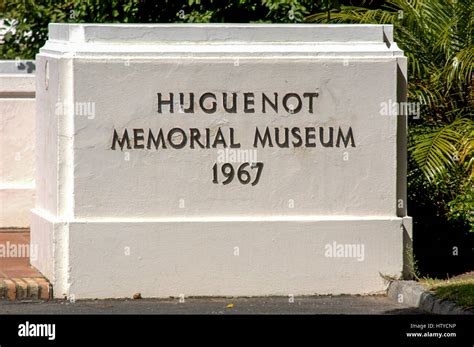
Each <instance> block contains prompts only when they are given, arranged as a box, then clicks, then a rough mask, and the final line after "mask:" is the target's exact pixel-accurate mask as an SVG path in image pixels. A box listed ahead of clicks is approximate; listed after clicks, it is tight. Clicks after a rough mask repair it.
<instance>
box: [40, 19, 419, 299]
mask: <svg viewBox="0 0 474 347" xmlns="http://www.w3.org/2000/svg"><path fill="white" fill-rule="evenodd" d="M49 38H50V39H49V40H48V42H47V43H46V45H45V47H43V48H42V49H41V52H40V54H39V55H38V56H37V70H38V71H37V85H36V90H37V113H36V120H37V128H36V129H37V142H36V144H37V151H38V156H37V158H38V164H37V172H36V177H37V179H36V181H37V194H38V199H37V203H36V206H35V209H34V210H33V220H32V234H31V242H33V243H35V244H38V245H40V254H39V257H38V259H37V260H36V261H35V262H34V265H35V266H36V267H37V268H38V269H39V270H40V271H41V272H42V273H43V274H45V275H46V276H47V277H48V279H50V281H51V283H52V284H53V286H54V295H55V296H57V297H63V296H69V297H72V296H74V297H75V298H106V297H126V296H131V295H132V294H133V293H135V292H141V293H142V294H143V295H144V296H148V297H167V296H180V295H185V296H191V295H210V296H212V295H244V296H245V295H289V294H293V295H308V294H314V293H319V294H328V293H333V294H342V293H347V294H355V293H372V292H378V291H381V290H383V289H384V288H385V283H384V280H383V279H382V277H381V276H380V274H384V275H390V276H399V275H401V273H402V271H403V270H404V264H405V263H406V262H404V254H405V251H406V248H407V245H409V242H410V241H409V240H410V236H411V223H410V218H409V217H407V216H406V210H405V206H406V201H405V198H406V197H405V196H406V193H405V191H406V187H405V185H404V176H405V175H406V172H405V170H406V166H405V161H406V155H405V151H406V143H405V132H406V118H404V117H403V116H397V115H392V116H388V115H382V114H381V112H380V108H381V104H383V103H389V102H390V101H392V102H396V101H399V100H402V99H403V98H404V97H405V95H406V89H405V84H406V64H405V63H406V58H405V57H404V56H403V52H402V51H401V50H400V49H398V47H397V45H396V43H394V42H393V37H392V27H391V26H383V25H360V26H359V25H344V26H334V25H227V24H225V25H202V24H200V25H92V24H77V25H76V24H71V25H66V24H51V25H50V36H49ZM209 91H211V92H214V93H217V94H218V93H222V92H229V93H231V92H234V91H235V92H238V93H244V92H255V93H256V94H258V93H262V92H264V93H268V94H269V95H273V92H277V93H279V94H280V95H283V94H285V93H289V92H295V93H304V92H315V91H317V92H318V99H317V102H316V103H315V105H314V113H311V112H309V111H308V112H302V113H300V114H291V113H289V112H283V111H280V112H274V113H272V112H269V113H266V114H264V113H263V112H262V111H259V110H257V111H256V112H255V113H251V114H250V113H249V114H245V113H244V112H242V111H239V112H237V113H236V114H226V113H225V112H222V111H219V112H216V113H213V114H209V113H206V112H203V111H202V110H201V111H197V112H195V113H194V114H186V113H179V112H176V113H172V114H171V113H170V112H169V111H167V112H165V113H163V114H159V112H158V111H157V92H163V93H168V92H174V93H175V95H178V93H179V92H195V93H196V95H199V94H202V93H205V92H209ZM208 101H209V100H208ZM240 102H242V101H240ZM58 106H59V107H58ZM206 107H209V103H208V104H207V105H206ZM255 108H256V109H258V108H259V102H257V101H256V102H255ZM239 109H240V110H242V103H240V104H239ZM280 110H281V108H280ZM267 126H268V127H270V128H272V129H274V128H278V127H280V128H284V127H300V128H302V129H305V128H311V127H324V129H326V131H327V130H328V129H329V128H330V127H334V129H335V130H336V131H337V129H338V128H339V127H341V128H343V129H345V131H347V129H348V127H352V130H353V132H354V138H355V145H354V146H351V145H349V146H339V147H338V146H330V147H327V148H326V147H323V146H322V144H320V143H319V142H318V143H317V145H316V147H314V146H308V147H298V148H279V147H276V146H274V147H271V148H270V147H265V148H262V147H260V148H258V149H257V154H258V161H261V162H263V163H264V164H265V167H264V170H263V172H262V177H261V179H260V182H259V183H258V185H255V186H252V185H249V184H247V185H243V184H240V183H239V182H238V181H237V179H235V180H234V181H233V182H232V183H230V184H228V185H223V184H222V177H221V181H220V182H219V184H216V183H215V182H213V180H212V167H213V165H214V163H216V161H217V160H218V151H217V149H202V148H201V149H197V148H194V149H193V148H189V147H186V148H182V149H179V150H174V149H170V148H168V149H158V150H148V149H146V148H143V147H141V148H140V147H139V146H135V148H125V149H123V150H121V149H116V150H114V149H112V148H111V145H112V141H113V132H114V129H116V130H119V131H123V129H129V131H132V129H145V131H147V130H148V129H154V130H158V129H160V128H163V129H170V128H173V127H179V128H183V129H189V128H200V129H203V128H209V129H211V130H212V132H213V133H215V132H216V131H217V129H218V128H219V127H222V128H225V129H227V128H235V129H236V131H237V134H238V140H240V141H241V143H242V149H252V147H251V145H252V139H253V134H254V132H255V129H256V128H260V129H265V127H267ZM318 133H319V132H318ZM137 134H138V133H137ZM155 134H156V133H155ZM138 136H139V135H135V138H138ZM140 141H142V142H143V140H140ZM140 141H138V142H140ZM132 143H135V144H137V141H134V140H133V139H132ZM347 245H349V246H354V247H359V248H358V249H360V250H362V249H364V251H363V252H364V254H360V255H359V256H355V255H353V256H350V255H347V256H345V255H344V252H343V254H342V256H339V254H334V252H335V250H336V248H337V247H338V246H347ZM333 246H334V247H333ZM333 248H334V249H333ZM333 251H334V252H333Z"/></svg>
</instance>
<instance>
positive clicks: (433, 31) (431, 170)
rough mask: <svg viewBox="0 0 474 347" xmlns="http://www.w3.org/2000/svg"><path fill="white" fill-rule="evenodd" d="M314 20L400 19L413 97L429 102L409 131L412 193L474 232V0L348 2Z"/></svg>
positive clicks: (398, 32) (397, 32)
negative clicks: (372, 5)
mask: <svg viewBox="0 0 474 347" xmlns="http://www.w3.org/2000/svg"><path fill="white" fill-rule="evenodd" d="M307 20H308V21H317V22H331V23H373V24H375V23H381V24H393V25H394V36H395V41H396V42H397V44H398V45H399V46H400V48H401V49H403V50H404V52H405V55H406V56H407V57H408V76H409V80H408V98H409V101H410V102H418V103H420V104H421V105H422V107H421V115H420V116H421V122H418V123H416V122H414V123H412V124H411V127H410V130H409V131H410V139H409V140H410V147H409V153H410V155H411V156H412V159H411V160H410V161H409V173H408V184H409V185H408V188H409V200H410V201H411V202H412V203H414V204H416V205H417V207H419V206H425V207H426V208H425V209H423V208H422V210H424V211H425V212H424V213H426V212H427V211H428V213H433V214H435V215H437V216H443V217H444V218H445V219H449V220H457V221H462V222H463V223H464V224H465V225H470V229H471V231H474V224H473V219H472V212H473V211H474V202H473V199H472V196H473V172H474V170H473V165H472V164H473V147H474V128H473V121H472V116H473V106H474V102H473V87H474V86H473V85H472V76H473V67H474V44H473V28H474V2H473V1H472V0H444V1H437V0H387V1H385V3H384V5H383V6H382V7H381V8H377V9H370V10H367V9H366V8H360V7H354V6H341V7H340V9H339V10H334V11H332V12H331V19H330V20H328V18H327V16H326V15H325V14H324V13H316V14H313V15H311V16H308V18H307ZM433 207H434V210H433V209H432V208H433ZM430 208H431V211H430Z"/></svg>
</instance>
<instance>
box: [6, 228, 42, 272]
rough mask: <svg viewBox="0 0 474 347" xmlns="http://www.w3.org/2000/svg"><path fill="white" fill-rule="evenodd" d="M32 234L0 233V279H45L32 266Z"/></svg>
mask: <svg viewBox="0 0 474 347" xmlns="http://www.w3.org/2000/svg"><path fill="white" fill-rule="evenodd" d="M29 244H30V233H29V232H28V231H20V232H0V245H1V246H2V249H1V253H0V279H1V278H21V277H43V276H42V275H41V274H40V273H39V272H38V270H36V269H35V268H33V267H32V266H30V259H29V255H30V254H29V252H30V248H29Z"/></svg>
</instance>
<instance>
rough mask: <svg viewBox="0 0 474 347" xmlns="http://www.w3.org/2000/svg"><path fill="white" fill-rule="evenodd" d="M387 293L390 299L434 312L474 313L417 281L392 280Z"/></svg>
mask: <svg viewBox="0 0 474 347" xmlns="http://www.w3.org/2000/svg"><path fill="white" fill-rule="evenodd" d="M387 295H388V297H389V298H390V299H392V300H395V301H397V302H401V303H404V304H406V305H409V306H414V307H418V308H420V309H421V310H423V311H426V312H429V313H434V314H474V312H473V311H471V310H467V309H464V308H462V307H460V306H458V305H456V304H455V303H454V302H452V301H449V300H441V299H438V298H437V297H435V296H434V295H433V294H431V293H430V292H429V291H426V290H425V289H424V288H423V287H422V286H421V285H419V284H418V283H417V282H415V281H391V282H390V284H389V285H388V289H387Z"/></svg>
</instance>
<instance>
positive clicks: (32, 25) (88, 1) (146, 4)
mask: <svg viewBox="0 0 474 347" xmlns="http://www.w3.org/2000/svg"><path fill="white" fill-rule="evenodd" d="M323 3H327V0H320V1H311V0H261V1H254V0H229V1H217V0H158V1H156V0H42V1H34V0H8V1H5V0H0V18H3V19H5V20H6V21H5V24H6V25H7V26H8V27H12V29H11V30H9V31H8V33H7V34H6V35H5V37H4V43H3V44H2V45H1V46H0V59H15V58H22V59H34V56H35V54H36V53H37V52H38V51H39V49H40V48H41V47H42V46H43V45H44V42H45V41H46V39H47V32H48V23H174V22H178V23H208V22H212V23H224V22H227V23H252V22H272V23H299V22H303V21H304V17H305V16H307V15H309V14H310V13H312V12H314V11H318V10H319V9H318V8H319V7H318V6H320V5H321V6H323V5H322V4H323Z"/></svg>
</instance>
